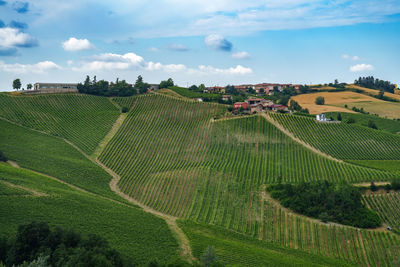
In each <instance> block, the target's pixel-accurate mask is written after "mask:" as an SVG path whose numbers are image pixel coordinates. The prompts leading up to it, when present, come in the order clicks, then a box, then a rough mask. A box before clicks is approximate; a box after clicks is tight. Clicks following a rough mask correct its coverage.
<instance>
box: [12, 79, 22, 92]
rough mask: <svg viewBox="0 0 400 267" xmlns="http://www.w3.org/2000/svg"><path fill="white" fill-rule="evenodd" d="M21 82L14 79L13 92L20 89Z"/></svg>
mask: <svg viewBox="0 0 400 267" xmlns="http://www.w3.org/2000/svg"><path fill="white" fill-rule="evenodd" d="M21 86H22V85H21V80H20V79H15V80H14V81H13V89H15V90H17V91H18V90H19V89H21Z"/></svg>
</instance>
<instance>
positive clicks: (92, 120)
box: [0, 94, 120, 154]
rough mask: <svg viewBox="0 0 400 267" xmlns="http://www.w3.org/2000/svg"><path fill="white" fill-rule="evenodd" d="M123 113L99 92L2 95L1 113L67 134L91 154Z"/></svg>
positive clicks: (69, 138)
mask: <svg viewBox="0 0 400 267" xmlns="http://www.w3.org/2000/svg"><path fill="white" fill-rule="evenodd" d="M119 114H120V112H119V110H118V109H117V108H116V107H115V106H114V105H113V104H112V103H111V102H110V101H109V100H108V99H107V98H105V97H99V96H92V95H78V94H62V95H57V94H52V95H35V96H10V95H6V94H1V95H0V117H3V118H6V119H8V120H10V121H13V122H16V123H18V124H22V125H24V126H27V127H30V128H33V129H37V130H41V131H45V132H47V133H49V134H52V135H55V136H59V137H62V138H66V139H67V140H69V141H71V142H73V143H74V144H75V145H77V146H78V147H79V148H81V149H82V150H83V151H85V152H86V153H87V154H91V153H93V151H94V150H95V149H96V147H97V144H98V143H99V142H100V140H102V139H103V138H104V136H105V135H106V134H107V132H108V131H109V130H110V129H111V127H112V125H113V123H114V121H115V120H116V119H117V118H118V116H119Z"/></svg>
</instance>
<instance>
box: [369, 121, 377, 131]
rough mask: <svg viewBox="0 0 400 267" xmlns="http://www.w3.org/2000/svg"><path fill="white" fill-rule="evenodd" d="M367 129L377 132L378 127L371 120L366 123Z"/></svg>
mask: <svg viewBox="0 0 400 267" xmlns="http://www.w3.org/2000/svg"><path fill="white" fill-rule="evenodd" d="M368 127H369V128H372V129H375V130H377V129H378V126H376V124H375V122H374V121H373V120H369V121H368Z"/></svg>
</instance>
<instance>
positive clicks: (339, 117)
mask: <svg viewBox="0 0 400 267" xmlns="http://www.w3.org/2000/svg"><path fill="white" fill-rule="evenodd" d="M337 120H338V121H342V114H340V113H338V115H337Z"/></svg>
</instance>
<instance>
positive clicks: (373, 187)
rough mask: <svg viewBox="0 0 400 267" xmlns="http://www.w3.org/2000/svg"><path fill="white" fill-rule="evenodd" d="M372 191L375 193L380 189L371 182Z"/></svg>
mask: <svg viewBox="0 0 400 267" xmlns="http://www.w3.org/2000/svg"><path fill="white" fill-rule="evenodd" d="M370 189H371V191H372V192H375V191H377V190H378V187H376V185H375V183H374V182H371V185H370Z"/></svg>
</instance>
